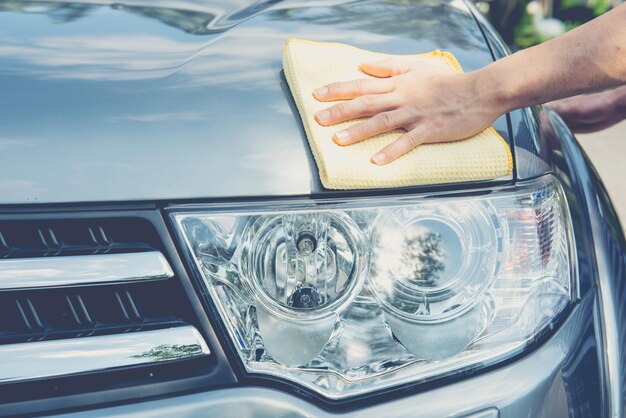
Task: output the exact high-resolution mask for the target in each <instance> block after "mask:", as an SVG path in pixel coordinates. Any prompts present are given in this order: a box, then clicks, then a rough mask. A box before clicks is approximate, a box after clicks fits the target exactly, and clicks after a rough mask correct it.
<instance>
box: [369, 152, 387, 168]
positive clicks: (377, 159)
mask: <svg viewBox="0 0 626 418" xmlns="http://www.w3.org/2000/svg"><path fill="white" fill-rule="evenodd" d="M372 162H373V163H374V164H378V165H381V164H384V163H385V154H384V153H383V152H377V153H376V154H374V156H373V157H372Z"/></svg>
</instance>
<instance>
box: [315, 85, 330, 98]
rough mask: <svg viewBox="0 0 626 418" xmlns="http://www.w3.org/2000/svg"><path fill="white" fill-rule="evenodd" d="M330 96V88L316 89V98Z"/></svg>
mask: <svg viewBox="0 0 626 418" xmlns="http://www.w3.org/2000/svg"><path fill="white" fill-rule="evenodd" d="M327 94H328V87H320V88H318V89H315V96H316V97H324V96H326V95H327Z"/></svg>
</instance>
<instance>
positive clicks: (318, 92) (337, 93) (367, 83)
mask: <svg viewBox="0 0 626 418" xmlns="http://www.w3.org/2000/svg"><path fill="white" fill-rule="evenodd" d="M392 89H393V85H392V84H391V82H390V81H389V80H376V79H368V78H361V79H359V80H352V81H343V82H339V83H331V84H328V85H326V86H323V87H320V88H318V89H315V91H314V92H313V96H314V97H315V98H316V99H317V100H319V101H320V102H329V101H334V100H347V99H354V98H355V97H360V96H364V95H366V94H382V93H389V92H390V91H391V90H392Z"/></svg>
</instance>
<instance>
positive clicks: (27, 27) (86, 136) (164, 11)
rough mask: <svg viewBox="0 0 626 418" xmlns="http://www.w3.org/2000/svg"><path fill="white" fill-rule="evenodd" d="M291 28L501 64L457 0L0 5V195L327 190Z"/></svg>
mask: <svg viewBox="0 0 626 418" xmlns="http://www.w3.org/2000/svg"><path fill="white" fill-rule="evenodd" d="M290 37H297V38H306V39H313V40H318V41H336V42H346V43H350V44H354V45H356V46H359V47H363V48H367V49H371V50H378V51H384V52H388V53H398V54H403V53H417V52H426V51H430V50H433V49H437V48H439V49H444V50H448V51H451V52H452V53H454V54H455V55H456V56H457V58H458V59H459V61H460V63H461V64H462V66H463V67H464V69H465V70H466V71H470V70H473V69H476V68H479V67H482V66H484V65H486V64H488V63H489V62H491V60H492V58H491V54H490V51H489V48H488V46H487V43H486V42H485V39H484V37H483V35H482V33H481V31H480V29H479V27H478V25H477V24H476V22H475V20H474V18H473V16H472V15H471V13H470V11H469V9H468V8H467V5H466V4H465V3H464V2H463V1H461V0H424V1H415V2H405V1H399V0H368V1H359V2H346V1H341V0H321V1H315V2H304V1H289V0H285V1H272V2H254V1H252V0H247V1H246V0H237V1H228V2H224V1H218V0H210V1H189V0H187V1H176V2H174V1H141V0H136V1H128V2H108V1H102V0H97V1H89V2H84V3H71V2H48V1H44V2H29V1H12V0H10V1H6V0H4V1H2V0H0V91H1V92H2V96H1V99H0V167H2V176H0V205H1V204H23V203H58V202H96V201H125V200H166V201H167V200H176V199H186V198H194V199H211V198H221V197H240V196H249V197H251V196H277V195H282V196H284V195H307V194H311V193H324V192H325V191H324V189H323V188H322V187H321V184H320V183H319V179H318V175H317V168H316V167H315V164H314V161H313V159H312V157H311V154H310V151H309V148H308V145H307V143H306V138H305V136H304V133H303V131H302V128H301V124H300V121H299V118H298V116H297V111H296V109H295V107H294V105H293V102H292V99H291V96H290V93H289V90H288V88H287V86H286V82H285V80H284V76H283V75H282V63H281V49H282V46H283V44H284V42H285V40H286V39H287V38H290ZM495 126H496V128H497V129H498V130H499V131H500V132H501V133H502V134H503V135H504V136H505V137H508V135H507V134H508V132H507V128H506V123H505V120H504V118H501V119H500V120H499V121H498V122H497V123H496V125H495Z"/></svg>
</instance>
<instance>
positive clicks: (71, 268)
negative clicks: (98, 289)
mask: <svg viewBox="0 0 626 418" xmlns="http://www.w3.org/2000/svg"><path fill="white" fill-rule="evenodd" d="M173 276H174V273H173V272H172V269H171V267H170V265H169V263H168V262H167V259H166V258H165V256H164V255H163V254H161V253H160V252H159V251H146V252H138V253H123V254H97V255H74V256H58V257H37V258H13V259H5V260H1V261H0V291H2V290H24V289H33V288H48V287H64V286H80V285H88V284H104V283H120V282H130V281H140V280H158V279H168V278H171V277H173Z"/></svg>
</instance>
